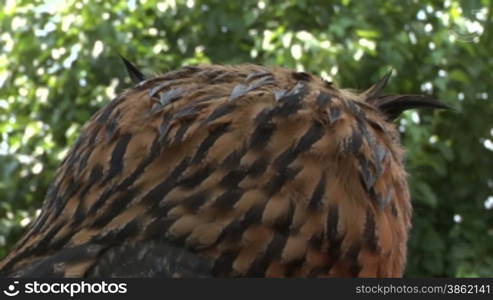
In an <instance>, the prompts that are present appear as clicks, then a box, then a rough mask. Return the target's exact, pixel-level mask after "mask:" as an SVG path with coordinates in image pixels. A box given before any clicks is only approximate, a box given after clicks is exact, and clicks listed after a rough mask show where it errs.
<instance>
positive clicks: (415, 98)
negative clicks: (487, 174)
mask: <svg viewBox="0 0 493 300" xmlns="http://www.w3.org/2000/svg"><path fill="white" fill-rule="evenodd" d="M391 75H392V69H391V70H390V71H388V72H387V74H385V75H384V76H383V77H382V78H381V79H380V80H379V81H378V82H377V83H375V84H374V85H372V86H371V87H370V88H369V89H367V90H366V91H364V92H363V93H362V94H361V96H362V98H363V99H364V101H366V102H367V103H369V104H372V105H373V106H374V107H376V108H378V110H379V111H380V112H381V113H382V114H384V115H385V117H386V118H387V120H388V121H393V120H395V119H397V118H398V117H399V116H400V114H401V113H403V112H404V111H406V110H408V109H413V108H423V107H424V108H433V109H443V108H450V107H449V106H447V105H445V104H444V103H442V102H441V101H440V100H438V99H435V98H433V97H431V96H425V95H408V94H406V95H382V92H383V90H384V89H385V86H386V85H387V83H388V81H389V78H390V76H391Z"/></svg>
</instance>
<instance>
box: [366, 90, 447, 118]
mask: <svg viewBox="0 0 493 300" xmlns="http://www.w3.org/2000/svg"><path fill="white" fill-rule="evenodd" d="M371 102H372V104H373V105H374V106H376V107H377V108H378V110H380V112H382V114H384V115H385V117H386V118H387V120H388V121H393V120H395V119H397V118H398V117H399V116H400V115H401V113H403V112H404V111H406V110H408V109H413V108H432V109H448V108H450V107H449V106H447V105H445V104H444V103H442V102H441V101H440V100H438V99H435V98H433V97H431V96H425V95H384V96H380V97H378V98H374V99H373V101H371Z"/></svg>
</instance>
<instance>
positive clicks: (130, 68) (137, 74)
mask: <svg viewBox="0 0 493 300" xmlns="http://www.w3.org/2000/svg"><path fill="white" fill-rule="evenodd" d="M120 58H121V59H122V61H123V63H124V64H125V69H127V73H128V75H129V76H130V79H132V81H133V82H134V83H135V84H137V83H139V82H142V81H144V80H145V79H146V78H145V76H144V74H142V72H141V71H140V70H139V69H138V68H137V67H136V66H135V65H134V64H132V63H131V62H130V61H128V60H127V59H126V58H125V57H123V56H122V55H120Z"/></svg>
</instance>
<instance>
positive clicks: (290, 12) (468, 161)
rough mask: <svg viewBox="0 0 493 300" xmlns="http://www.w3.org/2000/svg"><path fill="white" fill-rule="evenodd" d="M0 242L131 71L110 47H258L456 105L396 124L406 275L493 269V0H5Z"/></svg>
mask: <svg viewBox="0 0 493 300" xmlns="http://www.w3.org/2000/svg"><path fill="white" fill-rule="evenodd" d="M0 8H1V9H0V22H1V23H0V199H1V200H0V257H2V256H4V255H5V254H6V253H7V251H8V249H9V247H11V246H12V244H13V243H14V242H15V241H16V239H17V238H18V237H19V236H20V234H21V233H22V231H23V228H24V227H25V226H26V225H27V224H28V223H29V222H30V220H31V219H32V218H33V216H34V215H35V214H36V212H37V210H38V209H39V207H40V205H41V202H42V200H43V197H44V195H45V192H46V190H47V186H48V185H49V183H50V181H51V180H52V178H53V175H54V171H55V170H56V167H57V164H58V163H59V162H60V160H61V159H62V158H63V157H64V155H65V153H66V152H67V147H69V145H70V144H72V143H73V142H74V140H75V139H76V138H77V136H78V134H79V129H80V127H81V125H82V124H83V123H84V122H85V121H86V120H88V119H89V117H90V116H91V114H92V113H94V112H95V111H96V110H97V109H98V108H99V107H101V106H103V105H104V104H105V103H108V101H109V100H110V99H111V98H112V97H113V96H114V95H115V93H118V92H121V91H122V90H123V89H124V88H126V87H128V86H129V85H128V83H129V82H128V81H129V80H128V79H127V78H126V75H125V71H124V68H123V66H122V63H121V61H120V59H119V57H118V53H121V54H122V55H125V56H126V57H128V58H130V59H131V60H134V61H135V62H136V63H137V64H138V65H141V66H145V68H144V70H146V71H147V73H157V72H161V73H164V72H166V71H169V70H172V69H175V68H177V67H180V66H183V65H187V64H194V63H227V64H233V63H241V62H254V63H259V64H267V65H274V64H275V65H282V66H285V67H290V68H295V69H298V70H306V71H310V72H314V73H316V74H319V75H321V76H323V77H324V78H326V79H328V80H334V81H335V82H336V83H337V84H338V85H339V86H342V87H351V88H355V89H357V90H361V89H364V88H366V87H368V86H369V85H371V84H372V83H373V82H375V81H376V80H377V79H378V78H379V77H380V76H381V75H382V74H384V73H385V72H386V71H387V70H389V69H390V68H392V69H393V70H394V76H393V78H392V79H391V82H390V85H389V87H388V89H387V90H388V91H389V92H394V93H397V92H399V93H420V92H421V93H431V94H434V95H436V96H437V97H438V98H440V99H443V101H444V102H446V103H448V104H449V105H450V106H452V107H453V109H452V110H449V111H445V112H434V113H432V112H429V111H422V112H419V114H418V113H417V112H408V113H406V114H405V115H404V116H403V117H402V118H401V119H400V121H399V122H400V124H399V129H400V130H401V131H402V133H403V143H404V144H405V147H406V149H407V166H408V171H409V174H410V182H411V188H412V195H413V205H414V208H415V216H414V228H413V230H412V232H411V240H410V243H409V245H410V251H409V260H408V270H407V274H406V275H407V276H427V277H428V276H448V277H454V276H461V277H464V276H490V277H491V276H493V256H492V255H491V254H492V253H493V209H492V208H493V196H492V195H493V171H492V170H493V102H492V99H491V97H493V96H490V95H493V85H492V76H491V71H492V70H493V56H492V55H491V49H493V36H492V35H493V33H492V30H493V24H492V17H491V13H492V12H491V11H492V8H493V0H467V1H463V2H458V1H456V0H446V1H438V0H424V1H411V0H406V1H397V0H395V1H390V0H378V1H371V2H370V1H351V0H342V1H322V0H313V1H310V0H284V1H275V0H263V1H220V0H209V1H205V0H203V1H201V0H186V1H179V0H176V1H174V0H167V1H165V0H128V1H125V0H110V1H102V0H99V1H97V0H95V1H88V0H83V1H77V0H51V1H50V0H46V1H39V0H6V1H5V0H4V1H2V2H0Z"/></svg>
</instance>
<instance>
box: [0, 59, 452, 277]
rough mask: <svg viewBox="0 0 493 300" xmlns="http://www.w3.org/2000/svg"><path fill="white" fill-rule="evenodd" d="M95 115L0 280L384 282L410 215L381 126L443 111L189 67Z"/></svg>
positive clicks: (254, 71) (285, 78) (295, 75)
mask: <svg viewBox="0 0 493 300" xmlns="http://www.w3.org/2000/svg"><path fill="white" fill-rule="evenodd" d="M125 63H126V65H127V68H129V71H130V74H131V77H132V78H133V79H134V80H135V81H138V82H139V83H138V84H137V85H136V86H134V87H133V88H131V89H129V90H127V91H125V92H123V93H121V94H120V95H119V96H117V97H116V99H114V100H113V101H111V102H110V103H109V104H108V105H107V106H106V107H103V108H102V109H101V110H100V111H99V112H97V113H96V114H95V115H94V116H93V117H92V118H91V120H90V121H89V122H88V123H87V124H86V125H85V126H84V128H83V129H82V131H81V135H80V137H79V139H78V140H77V142H76V143H75V145H74V146H73V147H72V150H71V151H70V152H69V154H68V156H67V157H66V158H65V159H64V161H63V162H62V164H61V166H60V168H59V170H58V172H57V175H56V178H55V180H54V182H53V184H52V185H51V188H50V189H49V192H48V195H47V197H46V200H45V202H44V204H43V208H42V212H41V214H40V216H39V217H38V218H37V219H36V221H35V222H34V223H33V224H32V225H31V226H30V228H29V230H28V232H27V233H26V234H25V235H24V237H23V238H22V239H21V240H20V241H19V243H18V244H17V246H16V247H14V249H13V250H12V252H11V253H10V254H9V255H8V256H7V257H6V258H5V259H4V260H3V261H2V263H1V265H0V268H1V273H2V274H3V275H4V276H26V277H35V276H37V277H44V276H57V277H58V276H67V277H79V276H116V277H170V276H172V277H196V276H200V277H202V276H204V277H208V276H228V277H230V276H233V277H242V276H248V277H259V276H260V277H263V276H267V277H289V276H296V277H319V276H320V277H325V276H329V277H334V276H337V277H341V276H365V277H397V276H401V275H402V274H403V271H404V267H405V261H406V241H407V237H408V231H409V228H410V225H411V212H412V210H411V204H410V197H409V191H408V186H407V182H406V173H405V170H404V166H403V150H402V148H401V145H400V142H399V136H398V132H397V131H396V129H395V126H394V125H393V124H392V123H390V122H389V121H390V120H392V119H394V118H395V117H397V115H398V114H399V113H400V112H402V110H404V109H408V108H413V107H418V106H428V107H443V105H442V104H441V103H439V102H438V101H436V100H434V99H431V98H427V97H421V96H416V95H400V96H395V95H394V96H383V95H381V93H382V89H383V87H384V86H385V83H386V81H387V79H388V76H387V77H385V78H384V79H383V81H381V82H379V83H377V84H376V85H375V86H373V87H372V88H370V89H369V90H368V91H366V92H364V93H362V94H359V95H356V94H352V93H349V92H347V91H344V90H340V89H338V88H336V87H335V86H334V85H332V84H330V83H327V82H324V81H323V80H321V79H320V78H318V77H316V76H314V75H312V74H308V73H303V72H293V71H291V70H287V69H283V68H277V67H262V66H256V65H239V66H219V65H200V66H189V67H184V68H182V69H179V70H177V71H173V72H169V73H167V74H164V75H162V76H158V77H155V78H152V79H147V80H145V79H144V77H143V75H142V73H141V72H140V71H138V69H137V68H135V66H133V65H132V64H131V63H129V62H128V61H125Z"/></svg>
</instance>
